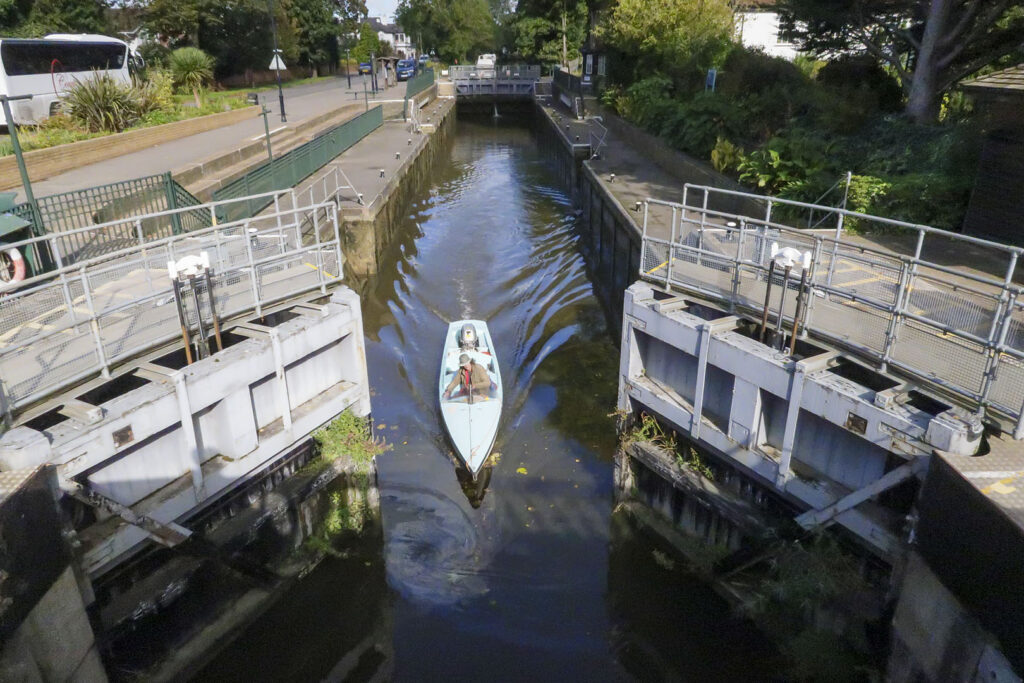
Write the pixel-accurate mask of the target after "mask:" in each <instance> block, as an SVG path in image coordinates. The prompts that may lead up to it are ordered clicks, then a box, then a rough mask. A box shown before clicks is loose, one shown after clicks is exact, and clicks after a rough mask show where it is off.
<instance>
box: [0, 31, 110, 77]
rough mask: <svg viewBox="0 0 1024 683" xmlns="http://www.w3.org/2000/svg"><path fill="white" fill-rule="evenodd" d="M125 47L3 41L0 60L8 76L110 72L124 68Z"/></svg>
mask: <svg viewBox="0 0 1024 683" xmlns="http://www.w3.org/2000/svg"><path fill="white" fill-rule="evenodd" d="M126 54H127V48H126V47H125V46H124V45H121V44H118V43H85V42H78V41H69V40H68V41H65V40H5V41H3V43H0V61H2V62H3V67H4V71H6V72H7V75H8V76H29V75H32V74H48V73H51V72H58V73H60V72H76V71H92V70H93V69H101V70H112V69H120V68H122V67H123V66H124V62H125V57H126Z"/></svg>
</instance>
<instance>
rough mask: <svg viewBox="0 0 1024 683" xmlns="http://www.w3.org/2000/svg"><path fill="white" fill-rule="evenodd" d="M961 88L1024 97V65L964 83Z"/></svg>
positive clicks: (976, 91)
mask: <svg viewBox="0 0 1024 683" xmlns="http://www.w3.org/2000/svg"><path fill="white" fill-rule="evenodd" d="M960 87H961V88H963V89H964V90H967V91H973V92H975V93H992V94H997V93H999V94H1016V95H1024V64H1018V65H1017V66H1011V67H1010V68H1009V69H1003V70H1002V71H995V72H993V73H990V74H986V75H984V76H979V77H978V78H973V79H971V80H969V81H964V82H963V83H961V84H960Z"/></svg>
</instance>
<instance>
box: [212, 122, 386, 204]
mask: <svg viewBox="0 0 1024 683" xmlns="http://www.w3.org/2000/svg"><path fill="white" fill-rule="evenodd" d="M383 123H384V110H383V109H382V108H381V106H380V105H377V106H376V107H374V108H373V109H370V110H369V111H366V112H364V113H362V114H360V115H359V116H356V117H355V118H354V119H350V120H348V121H346V122H345V123H343V124H341V125H339V126H336V127H334V128H332V129H331V130H329V131H327V132H326V133H324V134H323V135H320V136H318V137H315V138H313V139H312V140H310V141H309V142H307V143H305V144H304V145H301V146H299V147H296V148H295V149H293V150H292V151H290V152H288V153H287V154H282V155H281V156H279V157H277V158H276V159H274V160H273V161H268V162H267V163H265V164H263V165H262V166H260V167H259V168H257V169H255V170H252V171H249V172H248V173H246V174H245V175H244V176H242V177H241V178H239V179H238V180H235V181H234V182H232V183H230V184H228V185H225V186H224V187H222V188H220V189H219V190H217V191H216V192H214V193H213V198H214V199H215V200H217V201H220V200H222V199H238V198H240V197H248V196H251V195H255V194H261V193H264V192H272V191H274V190H284V189H287V188H290V187H295V186H296V185H298V184H299V183H300V182H301V181H302V180H303V179H305V178H308V177H309V176H310V175H312V174H313V173H315V172H316V171H318V170H319V169H321V168H323V167H324V166H325V165H327V163H329V162H330V161H331V160H332V159H334V158H335V157H337V156H338V155H339V154H341V153H342V152H344V151H345V150H347V149H349V148H350V147H352V146H353V145H354V144H356V143H357V142H359V141H360V140H362V139H363V138H364V137H366V136H367V135H369V134H370V133H372V132H373V131H375V130H377V129H378V128H380V126H381V125H382V124H383ZM271 202H273V198H271V197H260V198H258V199H253V200H250V201H247V202H237V203H234V204H230V205H228V206H223V207H218V208H217V220H218V221H221V222H223V221H236V220H240V219H243V218H249V217H250V216H255V215H256V214H258V213H259V212H260V211H262V210H263V209H264V208H266V207H267V206H269V205H270V204H271Z"/></svg>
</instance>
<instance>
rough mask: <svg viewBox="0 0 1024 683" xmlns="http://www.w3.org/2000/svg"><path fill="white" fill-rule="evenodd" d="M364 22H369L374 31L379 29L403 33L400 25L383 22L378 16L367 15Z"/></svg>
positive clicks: (384, 31)
mask: <svg viewBox="0 0 1024 683" xmlns="http://www.w3.org/2000/svg"><path fill="white" fill-rule="evenodd" d="M366 22H367V23H368V24H370V28H372V29H373V30H374V31H380V32H383V33H392V34H394V33H405V31H403V30H402V27H401V26H399V25H398V24H385V23H384V22H382V21H381V20H380V19H379V18H378V17H367V19H366Z"/></svg>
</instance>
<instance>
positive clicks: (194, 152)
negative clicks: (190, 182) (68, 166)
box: [17, 77, 405, 202]
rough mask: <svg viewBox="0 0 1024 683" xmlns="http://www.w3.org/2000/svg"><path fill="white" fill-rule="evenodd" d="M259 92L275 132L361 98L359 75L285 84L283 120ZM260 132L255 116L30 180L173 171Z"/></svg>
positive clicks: (69, 184)
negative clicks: (290, 84) (288, 85)
mask: <svg viewBox="0 0 1024 683" xmlns="http://www.w3.org/2000/svg"><path fill="white" fill-rule="evenodd" d="M259 95H260V102H261V103H264V102H265V103H266V105H267V107H268V108H269V109H270V110H271V112H272V114H271V117H270V129H271V131H274V130H275V129H278V128H281V127H282V126H288V127H295V126H297V125H298V124H300V123H301V122H302V121H304V120H306V119H308V118H310V117H314V116H318V115H320V114H323V113H325V112H328V111H330V110H332V109H334V108H337V107H340V106H342V105H343V104H349V103H351V102H352V101H353V100H354V95H359V99H362V79H361V78H356V77H353V79H352V90H349V89H348V84H347V82H346V79H344V78H341V77H338V78H335V79H332V80H329V81H320V82H317V83H311V84H309V85H301V86H295V87H294V88H285V90H284V98H285V114H286V115H287V118H288V122H287V123H281V119H280V111H279V106H278V97H277V91H276V90H267V91H264V92H261V93H260V94H259ZM404 96H405V83H399V84H398V85H396V86H393V87H391V88H388V89H387V90H384V91H382V92H380V93H378V96H377V98H376V101H380V100H387V99H401V98H403V97H404ZM370 102H371V104H372V103H373V102H374V100H372V99H371V100H370ZM263 132H264V130H263V120H262V117H258V116H257V117H254V118H252V119H247V120H245V121H242V122H239V123H236V124H233V125H230V126H224V127H223V128H217V129H215V130H210V131H207V132H205V133H198V134H196V135H192V136H189V137H186V138H181V139H179V140H174V141H173V142H168V143H165V144H162V145H156V146H154V147H149V148H147V149H143V150H139V151H138V152H132V153H131V154H125V155H123V156H119V157H115V158H113V159H107V160H106V161H100V162H98V163H95V164H89V165H87V166H82V167H80V168H76V169H74V170H72V171H68V172H67V173H61V174H60V175H56V176H53V177H51V178H47V179H46V180H41V181H39V182H35V183H33V184H32V188H33V190H34V191H35V194H36V196H37V197H42V196H46V195H51V194H57V193H60V192H69V191H71V190H81V189H84V188H87V187H95V186H97V185H103V184H106V183H113V182H117V181H120V180H128V179H130V178H140V177H143V176H148V175H155V174H158V173H164V172H166V171H173V170H175V169H177V168H180V167H182V166H185V165H187V164H190V163H194V162H196V161H199V160H200V159H203V158H206V157H209V156H214V155H217V154H222V153H225V152H228V151H230V150H233V149H235V148H237V147H239V146H240V145H242V144H244V143H246V142H249V141H250V140H251V139H252V138H254V137H257V136H260V135H262V134H263ZM17 201H19V202H21V201H24V192H23V191H19V195H18V200H17Z"/></svg>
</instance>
